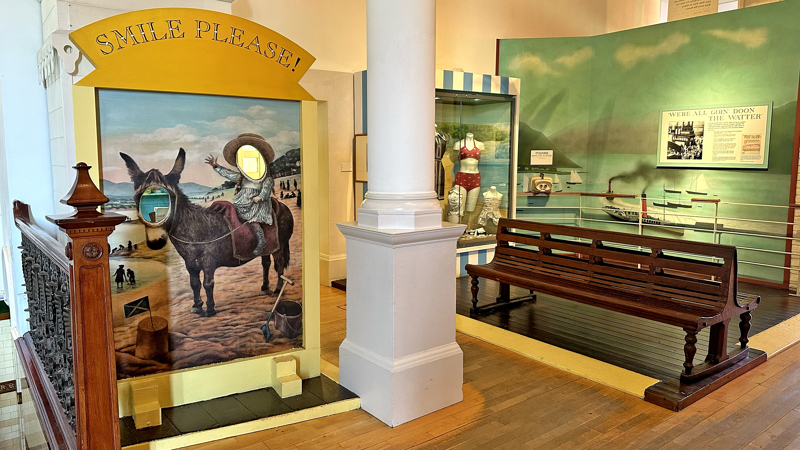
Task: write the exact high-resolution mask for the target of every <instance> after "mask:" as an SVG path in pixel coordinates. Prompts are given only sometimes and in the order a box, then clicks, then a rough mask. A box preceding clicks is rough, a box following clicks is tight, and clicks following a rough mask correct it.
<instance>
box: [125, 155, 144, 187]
mask: <svg viewBox="0 0 800 450" xmlns="http://www.w3.org/2000/svg"><path fill="white" fill-rule="evenodd" d="M119 156H121V157H122V159H123V160H124V161H125V167H127V168H128V175H129V176H130V177H131V181H133V185H134V186H138V185H139V184H140V183H141V182H142V180H143V179H144V172H142V169H140V168H139V165H138V164H136V161H134V160H133V158H131V157H130V156H128V155H126V154H125V153H121V152H120V154H119Z"/></svg>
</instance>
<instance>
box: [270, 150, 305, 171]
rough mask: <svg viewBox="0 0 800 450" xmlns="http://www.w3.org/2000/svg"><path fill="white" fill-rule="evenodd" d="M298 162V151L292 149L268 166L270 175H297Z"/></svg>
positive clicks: (298, 169)
mask: <svg viewBox="0 0 800 450" xmlns="http://www.w3.org/2000/svg"><path fill="white" fill-rule="evenodd" d="M299 162H300V149H299V148H293V149H291V150H289V151H288V152H286V154H285V155H282V156H280V157H278V158H277V159H276V160H275V161H273V162H272V164H270V166H269V170H270V173H271V174H272V175H273V176H286V175H291V174H293V173H299V172H300V167H299V166H298V165H297V163H299Z"/></svg>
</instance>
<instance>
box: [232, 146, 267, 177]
mask: <svg viewBox="0 0 800 450" xmlns="http://www.w3.org/2000/svg"><path fill="white" fill-rule="evenodd" d="M236 165H237V166H239V170H241V171H242V173H243V174H244V176H246V177H247V178H250V179H251V180H253V181H258V180H261V179H262V178H264V175H266V173H267V162H266V161H265V160H264V157H263V156H261V152H259V151H258V150H257V149H256V148H255V147H253V146H252V145H243V146H241V147H239V150H237V151H236Z"/></svg>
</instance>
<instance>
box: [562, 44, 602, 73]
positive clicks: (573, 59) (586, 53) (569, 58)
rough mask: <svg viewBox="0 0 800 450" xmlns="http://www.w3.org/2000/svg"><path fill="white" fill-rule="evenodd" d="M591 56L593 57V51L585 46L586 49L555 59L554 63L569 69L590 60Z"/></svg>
mask: <svg viewBox="0 0 800 450" xmlns="http://www.w3.org/2000/svg"><path fill="white" fill-rule="evenodd" d="M592 56H594V50H593V49H592V47H589V46H588V45H587V46H586V47H583V48H581V49H579V50H576V51H575V52H574V53H570V54H569V55H564V56H562V57H560V58H558V59H556V62H557V63H558V64H561V65H564V66H566V67H568V68H570V69H571V68H573V67H575V66H577V65H578V64H581V63H584V62H586V61H588V60H590V59H591V58H592Z"/></svg>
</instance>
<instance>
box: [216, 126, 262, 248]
mask: <svg viewBox="0 0 800 450" xmlns="http://www.w3.org/2000/svg"><path fill="white" fill-rule="evenodd" d="M240 150H242V151H244V152H247V153H249V154H254V153H253V152H254V151H257V152H258V154H260V155H261V161H260V162H255V167H256V169H255V172H251V171H250V170H251V169H252V168H253V167H250V165H249V164H241V163H240V162H239V160H240V159H243V158H241V157H240V156H241V155H239V157H237V153H238V152H239V151H240ZM222 154H223V156H224V157H225V161H227V162H228V164H230V165H232V166H233V167H235V168H236V169H237V170H230V169H227V168H225V167H222V166H220V165H219V164H217V158H215V157H213V156H210V155H209V157H208V158H206V163H207V164H209V165H210V166H211V167H213V168H214V170H215V171H216V172H217V173H218V174H220V175H222V176H223V177H225V178H227V179H228V180H231V181H235V182H236V193H235V194H234V197H233V200H231V203H233V205H234V206H235V207H236V212H237V213H238V214H239V217H240V218H241V219H242V221H244V222H248V223H250V224H251V225H250V228H251V229H252V230H253V233H254V234H255V235H256V239H257V243H256V248H255V250H253V255H254V256H257V255H260V254H261V252H262V251H263V250H264V247H265V246H266V244H267V243H266V240H265V238H264V230H262V229H261V224H262V223H264V224H266V225H272V222H273V218H272V200H271V199H270V196H271V195H272V190H273V187H274V185H275V180H273V179H272V176H271V175H270V173H269V165H270V163H272V161H273V160H274V159H275V151H274V150H272V146H270V145H269V144H268V143H267V141H266V140H264V138H263V137H261V136H259V135H257V134H254V133H244V134H240V135H239V136H238V137H237V138H236V139H234V140H232V141H230V142H228V143H227V144H225V148H224V149H223V151H222ZM262 164H263V165H262ZM243 165H244V167H243ZM259 174H260V176H259Z"/></svg>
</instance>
